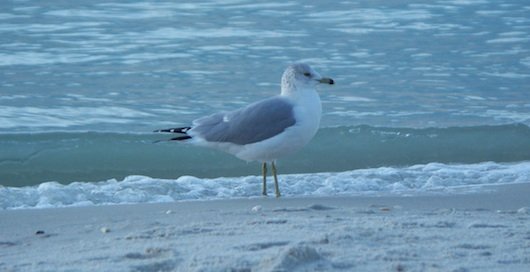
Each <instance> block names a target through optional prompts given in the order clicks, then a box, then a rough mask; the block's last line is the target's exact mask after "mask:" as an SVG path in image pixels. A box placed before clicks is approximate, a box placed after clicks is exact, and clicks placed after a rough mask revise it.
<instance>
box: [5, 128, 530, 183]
mask: <svg viewBox="0 0 530 272" xmlns="http://www.w3.org/2000/svg"><path fill="white" fill-rule="evenodd" d="M164 138H167V135H151V134H119V133H95V132H87V133H43V134H10V135H0V148H1V149H2V150H3V152H2V153H1V154H0V180H2V181H3V184H4V185H7V186H21V185H35V184H38V183H40V182H43V181H58V182H61V183H64V184H66V183H70V182H74V181H80V182H95V181H102V180H107V179H110V178H116V179H120V180H121V179H123V178H125V177H127V176H129V175H144V176H150V177H158V178H167V179H171V178H176V177H180V176H196V177H199V178H214V177H219V176H227V177H234V176H247V175H259V174H260V165H259V164H258V163H246V162H244V161H241V160H238V159H236V158H235V157H233V156H231V155H228V154H224V153H222V152H219V151H216V150H210V149H206V148H200V147H194V146H189V145H185V144H182V143H176V142H162V143H157V144H154V143H153V141H155V140H157V139H164ZM484 161H494V162H518V161H530V128H529V127H527V126H525V125H505V126H481V127H453V128H427V129H396V128H376V127H369V126H354V127H336V128H327V129H322V130H320V131H319V133H318V134H317V136H316V137H315V139H313V141H312V142H311V143H310V144H309V145H308V146H307V147H306V148H304V149H303V150H302V151H301V152H299V153H297V154H294V155H292V156H290V157H286V158H284V159H282V160H280V161H279V162H278V168H279V169H280V170H281V171H280V172H281V173H282V174H292V173H318V172H341V171H347V170H354V169H364V168H377V167H383V166H392V167H403V166H409V165H416V164H425V163H429V162H439V163H447V164H454V163H460V164H462V163H479V162H484Z"/></svg>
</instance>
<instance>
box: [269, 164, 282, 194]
mask: <svg viewBox="0 0 530 272" xmlns="http://www.w3.org/2000/svg"><path fill="white" fill-rule="evenodd" d="M271 164H272V175H273V176H274V191H275V192H276V197H280V196H281V195H280V186H278V176H277V175H276V165H274V161H273V162H272V163H271Z"/></svg>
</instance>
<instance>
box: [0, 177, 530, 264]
mask: <svg viewBox="0 0 530 272" xmlns="http://www.w3.org/2000/svg"><path fill="white" fill-rule="evenodd" d="M529 195H530V183H520V184H510V185H491V186H487V188H486V190H484V192H480V193H470V194H451V195H420V196H360V197H350V196H338V197H290V198H281V199H274V198H272V197H269V198H251V199H233V200H209V201H186V202H175V203H154V204H129V205H127V204H124V205H109V206H88V207H64V208H43V209H25V210H3V211H0V219H1V220H0V229H2V233H1V234H0V270H6V271H34V270H39V271H65V270H75V271H94V270H99V271H109V270H112V271H226V270H228V271H231V270H232V271H292V270H295V271H297V270H300V271H304V270H309V271H314V270H316V271H318V270H320V271H348V270H352V269H354V270H394V271H409V270H413V271H417V270H434V271H451V270H461V271H479V270H480V271H499V270H515V271H517V270H519V271H520V270H521V269H523V268H524V267H528V265H530V257H529V256H530V254H529V253H530V232H529V231H528V230H529V229H530V197H528V196H529Z"/></svg>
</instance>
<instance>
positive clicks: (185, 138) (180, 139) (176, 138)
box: [153, 135, 191, 144]
mask: <svg viewBox="0 0 530 272" xmlns="http://www.w3.org/2000/svg"><path fill="white" fill-rule="evenodd" d="M187 139H191V136H188V135H184V136H179V137H175V138H171V139H167V140H156V141H154V142H153V144H157V143H160V142H170V141H184V140H187Z"/></svg>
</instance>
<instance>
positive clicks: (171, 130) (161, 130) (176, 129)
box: [153, 127, 191, 134]
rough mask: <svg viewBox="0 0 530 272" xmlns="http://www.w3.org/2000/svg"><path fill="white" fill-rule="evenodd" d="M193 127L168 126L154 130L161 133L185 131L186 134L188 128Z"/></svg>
mask: <svg viewBox="0 0 530 272" xmlns="http://www.w3.org/2000/svg"><path fill="white" fill-rule="evenodd" d="M190 129H191V127H177V128H166V129H157V130H154V131H153V132H155V133H160V132H166V133H183V134H186V132H188V130H190Z"/></svg>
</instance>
